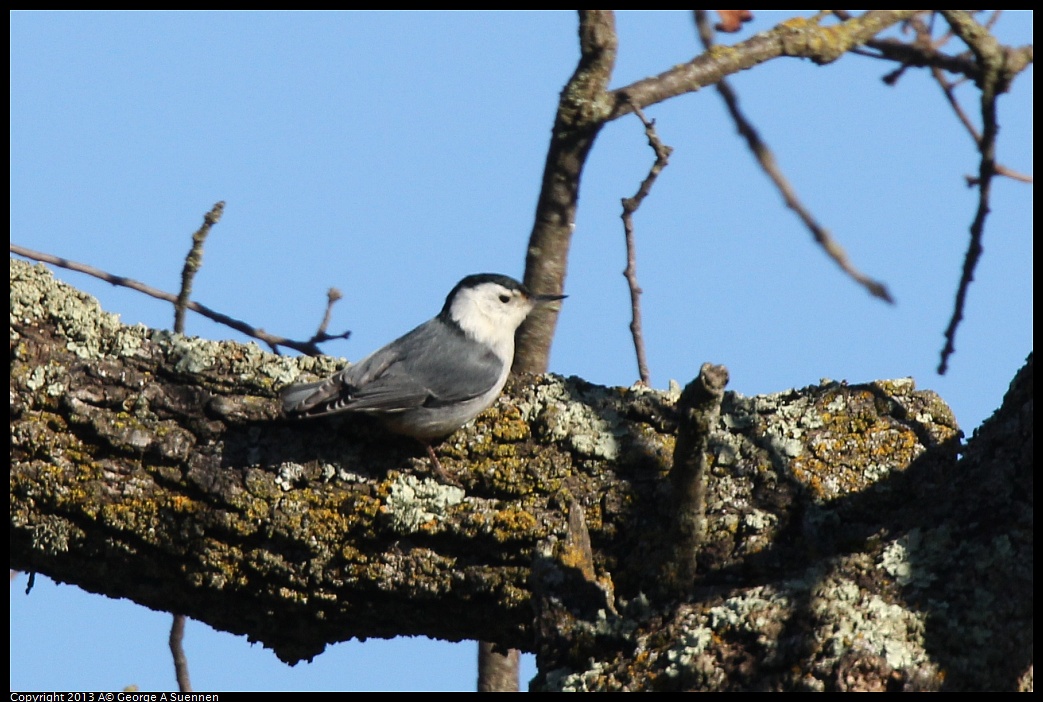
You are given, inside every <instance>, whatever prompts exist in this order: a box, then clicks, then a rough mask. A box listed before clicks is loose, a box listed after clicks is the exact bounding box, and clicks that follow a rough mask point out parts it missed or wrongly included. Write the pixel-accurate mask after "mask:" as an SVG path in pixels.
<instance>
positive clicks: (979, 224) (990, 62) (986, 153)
mask: <svg viewBox="0 0 1043 702" xmlns="http://www.w3.org/2000/svg"><path fill="white" fill-rule="evenodd" d="M941 13H942V15H943V16H944V17H945V19H946V21H947V22H948V23H949V26H950V27H951V28H952V30H953V32H955V33H956V35H957V36H959V37H960V39H962V40H963V41H964V43H966V44H967V46H969V47H970V49H971V51H972V52H973V53H974V57H975V59H977V62H978V64H979V65H980V66H981V79H980V80H979V81H978V86H979V87H980V88H981V121H982V131H981V139H980V140H979V142H978V143H979V146H978V148H979V151H980V152H981V162H980V164H979V167H978V211H977V212H976V213H975V215H974V221H973V222H972V223H971V229H970V233H971V238H970V242H969V244H968V247H967V253H966V254H965V255H964V259H963V273H962V274H961V275H960V285H959V288H958V289H957V291H956V303H955V306H954V309H953V313H952V318H951V319H950V320H949V326H948V328H946V330H945V347H944V348H943V349H942V353H941V361H940V363H939V364H938V374H939V375H945V372H946V371H947V370H948V366H949V356H951V355H952V353H953V352H954V351H955V350H956V330H957V329H958V328H959V326H960V321H961V320H962V319H963V308H964V305H965V304H966V300H967V290H968V289H969V287H970V284H971V281H972V280H974V269H975V268H976V267H977V265H978V259H979V258H980V257H981V252H982V245H981V240H982V236H983V234H984V232H985V218H986V217H987V216H988V214H989V195H990V191H991V186H992V176H993V175H994V174H995V172H996V133H997V131H998V125H997V122H996V97H997V96H998V95H999V93H1000V92H1002V90H1003V87H1004V80H1005V79H1004V76H1003V75H1002V67H1003V52H1002V47H1000V46H999V43H998V42H997V41H996V39H995V37H993V36H992V35H991V34H989V32H988V30H986V29H985V28H984V27H982V26H981V25H980V24H978V23H977V22H975V21H974V18H973V17H971V15H970V14H968V13H967V12H966V11H965V10H941Z"/></svg>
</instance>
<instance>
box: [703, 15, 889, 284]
mask: <svg viewBox="0 0 1043 702" xmlns="http://www.w3.org/2000/svg"><path fill="white" fill-rule="evenodd" d="M695 23H696V26H697V28H698V30H699V38H700V39H701V40H702V42H703V46H704V47H705V48H706V49H707V50H709V49H710V48H711V47H712V46H713V28H712V27H711V26H710V21H709V18H708V16H707V14H706V12H705V11H704V10H696V11H695ZM716 88H717V92H718V93H720V95H721V97H722V98H723V99H724V104H725V105H726V106H727V108H728V112H729V113H730V114H731V116H732V119H733V120H734V121H735V126H736V128H737V129H738V130H739V134H741V135H742V136H743V137H744V138H745V139H746V143H747V145H748V146H749V148H750V151H752V152H753V155H754V157H756V159H757V162H758V163H759V164H760V166H761V168H762V169H764V172H765V173H766V174H767V175H768V177H769V178H771V180H772V182H773V183H775V187H777V188H778V189H779V192H780V193H781V194H782V198H783V200H784V201H785V203H786V206H787V207H789V208H790V209H791V210H793V211H794V212H796V213H797V216H798V217H800V219H801V221H802V222H804V225H805V226H806V227H807V228H808V229H809V230H810V231H811V234H812V236H814V237H815V241H816V242H817V243H818V245H819V246H821V247H822V248H823V250H824V251H825V252H826V254H827V255H828V256H829V257H830V258H832V259H833V261H834V262H835V263H836V264H837V265H838V266H840V268H841V270H843V271H844V272H845V273H847V274H848V275H849V276H850V277H851V278H852V279H854V280H855V281H856V282H857V283H859V284H860V285H862V286H863V287H864V288H865V289H866V290H868V291H869V294H871V295H873V296H874V297H878V298H880V299H881V300H884V301H885V302H890V303H892V304H893V303H894V298H892V297H891V293H890V292H888V290H887V287H886V286H885V285H884V284H883V283H881V282H879V281H876V280H873V279H872V278H870V277H869V276H867V275H865V274H863V273H862V272H861V271H859V270H858V269H857V268H855V267H854V265H853V264H852V263H851V261H850V260H848V257H847V254H846V253H845V252H844V249H843V247H841V246H840V244H838V243H837V242H836V241H835V240H834V239H833V236H832V235H831V234H830V233H829V231H828V230H827V229H825V228H824V227H822V226H821V225H820V224H819V223H818V222H817V221H816V220H815V218H814V217H812V215H811V213H810V212H809V211H808V210H807V208H806V207H804V205H803V204H801V202H800V200H799V199H798V198H797V194H796V192H794V190H793V187H792V186H791V185H790V184H789V181H788V180H786V177H785V176H784V175H782V171H781V170H780V169H779V166H778V163H777V161H776V160H775V155H774V154H773V153H772V151H771V149H769V148H768V145H767V144H765V143H764V141H763V140H762V139H761V137H760V134H759V133H758V132H757V130H756V129H755V128H754V126H753V125H752V124H751V123H750V121H749V120H747V119H746V117H745V115H743V113H742V111H741V110H740V109H739V99H738V97H737V96H736V94H735V91H733V90H732V88H731V86H730V85H729V84H728V82H727V81H726V80H724V79H721V80H720V81H718V82H717V85H716Z"/></svg>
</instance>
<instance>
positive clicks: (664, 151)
mask: <svg viewBox="0 0 1043 702" xmlns="http://www.w3.org/2000/svg"><path fill="white" fill-rule="evenodd" d="M632 107H633V108H634V114H636V115H637V117H638V119H640V120H641V124H643V125H645V135H646V136H647V137H648V145H649V146H651V147H652V151H653V152H655V163H653V164H652V167H651V169H649V171H648V175H647V176H645V179H644V180H643V181H641V185H640V187H638V189H637V193H636V194H635V195H634V196H633V197H625V198H623V214H622V215H621V216H622V218H623V234H624V238H625V240H626V247H627V266H626V268H625V269H624V270H623V276H624V277H625V278H626V279H627V285H628V286H629V288H630V310H631V320H630V334H631V336H633V337H634V351H635V352H636V353H637V372H638V375H639V377H640V378H641V383H642V384H643V385H649V384H650V378H651V376H650V374H649V372H648V357H647V355H646V353H645V339H644V336H643V335H642V333H641V293H642V292H643V291H642V290H641V286H640V285H639V284H638V282H637V249H636V247H635V245H634V213H635V212H637V208H639V207H640V206H641V203H642V202H644V200H645V198H646V197H648V193H649V192H651V190H652V185H653V184H654V183H655V181H656V178H658V177H659V173H660V172H661V171H662V170H663V169H664V168H665V167H666V165H667V163H669V159H670V154H671V153H673V148H672V147H669V146H665V145H664V144H663V142H662V141H660V140H659V135H657V134H656V131H655V121H649V120H648V119H647V118H646V117H645V113H644V112H642V111H641V108H640V107H639V106H637V105H632Z"/></svg>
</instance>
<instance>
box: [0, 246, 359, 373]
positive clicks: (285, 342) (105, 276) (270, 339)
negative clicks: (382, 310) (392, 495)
mask: <svg viewBox="0 0 1043 702" xmlns="http://www.w3.org/2000/svg"><path fill="white" fill-rule="evenodd" d="M11 253H15V254H18V255H19V256H24V257H25V258H30V259H33V260H34V261H42V262H44V263H50V264H51V265H54V266H58V267H60V268H67V269H69V270H71V271H77V272H79V273H86V274H87V275H90V276H94V277H95V278H98V279H100V280H104V281H105V282H106V283H111V284H113V285H119V286H122V287H125V288H130V289H131V290H137V291H138V292H141V293H145V294H146V295H148V296H149V297H154V298H156V299H157V300H164V301H166V302H170V303H172V304H176V303H177V296H175V295H172V294H171V293H168V292H164V291H162V290H157V289H156V288H153V287H151V286H149V285H145V284H144V283H141V282H138V281H136V280H133V279H132V278H125V277H123V276H117V275H112V274H111V273H107V272H105V271H102V270H100V269H98V268H94V267H93V266H88V265H87V264H85V263H78V262H76V261H70V260H68V259H66V258H61V257H59V256H52V255H51V254H46V253H42V252H40V251H33V250H32V249H27V248H25V247H23V246H19V245H17V244H11ZM186 307H187V308H188V309H190V310H192V311H193V312H196V313H198V314H201V315H203V316H204V317H207V318H209V319H212V320H213V321H215V322H217V323H219V324H224V325H225V326H227V327H231V328H232V329H235V330H236V331H238V332H240V333H242V334H245V335H247V336H249V337H252V338H254V339H258V340H259V341H263V342H264V343H266V344H268V346H270V347H271V348H272V349H273V350H274V349H276V347H279V346H285V347H286V348H289V349H294V350H296V351H300V352H301V353H303V354H307V355H309V356H319V355H321V354H322V351H321V350H320V349H319V347H318V344H320V343H322V342H323V341H329V340H331V339H347V338H348V336H349V335H350V334H351V332H344V333H343V334H338V335H335V336H331V335H328V334H317V335H316V336H315V337H313V338H312V339H309V340H308V341H296V340H294V339H287V338H285V337H282V336H276V335H275V334H269V333H268V332H266V331H264V330H263V329H259V328H257V327H252V326H250V325H249V324H246V323H245V322H240V321H239V320H238V319H233V318H232V317H229V316H228V315H225V314H221V313H220V312H217V311H215V310H212V309H210V308H209V307H206V306H204V305H201V304H199V303H198V302H192V301H189V302H188V304H187V305H186Z"/></svg>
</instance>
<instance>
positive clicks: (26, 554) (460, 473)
mask: <svg viewBox="0 0 1043 702" xmlns="http://www.w3.org/2000/svg"><path fill="white" fill-rule="evenodd" d="M334 365H335V363H334V362H332V361H331V360H329V359H287V358H281V357H276V356H273V355H270V354H266V353H263V352H262V351H260V350H259V349H258V348H257V347H255V346H253V345H242V344H235V343H230V342H223V343H216V342H209V341H203V340H199V339H188V338H184V337H181V336H177V335H174V334H170V333H167V332H159V331H155V330H149V329H145V328H143V327H124V326H121V325H120V324H119V323H118V322H117V321H116V320H115V318H113V317H111V316H109V315H107V314H105V313H104V312H102V311H101V310H100V309H99V308H98V306H97V303H96V302H95V301H94V300H92V299H91V298H89V297H87V296H85V295H83V294H82V293H79V292H77V291H75V290H73V289H71V288H69V287H68V286H65V285H63V284H60V283H57V282H56V281H54V279H53V278H52V277H51V276H50V274H49V273H48V272H47V271H46V269H44V268H43V267H41V266H35V267H33V266H29V265H28V264H25V263H23V262H20V261H14V260H12V262H11V415H12V420H11V422H12V423H11V452H12V456H11V458H12V468H11V477H10V497H11V502H10V514H11V525H10V534H11V563H10V565H11V567H12V568H16V569H20V570H27V571H34V572H40V573H43V574H46V575H48V576H50V577H52V578H55V579H56V580H59V581H63V582H69V583H74V584H77V585H79V586H80V587H82V588H84V589H86V590H90V591H92V592H99V593H103V594H106V595H109V596H112V597H127V598H130V599H132V600H134V601H136V602H139V603H141V604H143V605H146V606H149V607H152V608H156V609H161V610H169V611H175V612H179V613H184V614H187V615H189V616H192V617H194V618H197V619H199V620H201V621H205V622H207V623H208V624H210V625H212V626H214V627H216V628H218V629H222V630H227V631H231V632H234V633H240V634H245V635H247V636H248V637H249V638H250V639H251V640H256V641H260V642H262V643H264V644H265V645H266V646H269V647H271V648H272V649H273V650H275V652H276V653H277V654H278V655H279V656H280V657H281V658H283V659H284V660H286V661H290V662H294V661H297V660H300V659H307V658H310V657H312V656H314V655H316V654H318V653H320V652H321V651H322V650H323V648H324V647H325V646H326V645H327V644H329V643H332V642H336V641H341V640H345V639H348V638H351V637H370V636H378V637H388V636H395V635H402V634H424V635H428V636H434V637H440V638H445V639H450V640H459V639H464V638H467V639H481V640H484V641H491V642H495V643H497V644H501V645H503V646H509V647H515V648H521V649H525V650H536V651H538V655H539V659H538V660H539V665H540V676H539V678H538V679H537V683H536V684H537V686H539V687H541V688H548V689H552V688H576V689H605V688H621V687H628V688H632V689H687V688H700V689H759V688H766V689H823V688H825V689H842V688H857V687H874V686H877V687H880V686H882V687H892V688H893V687H902V686H908V687H926V688H931V687H938V686H940V685H951V686H953V687H961V688H963V687H968V688H969V687H1013V686H1014V685H1015V679H1016V677H1017V676H1018V675H1021V674H1022V672H1023V671H1024V670H1025V668H1026V667H1027V661H1028V660H1030V658H1029V657H1030V656H1031V613H1032V606H1031V524H1032V522H1031V473H1030V472H1028V473H1027V474H1026V472H1025V471H1024V465H1025V462H1026V461H1027V462H1028V465H1031V397H1032V395H1031V379H1029V381H1028V386H1029V390H1028V392H1027V394H1025V393H1022V394H1020V395H1018V398H1020V399H1019V400H1018V401H1020V402H1021V405H1020V410H1019V411H1020V414H1016V416H1015V419H1014V420H1007V424H1004V425H1003V426H1004V427H1007V428H1006V429H1004V430H1002V431H1000V432H998V433H989V432H990V429H989V428H988V426H987V427H985V428H983V430H982V435H981V436H980V437H978V441H979V442H984V441H986V440H987V441H990V442H993V443H988V444H985V443H979V444H977V446H982V447H983V449H982V451H983V453H984V454H985V455H982V456H980V457H979V458H974V455H975V454H974V449H975V444H972V445H971V448H970V449H968V455H967V457H965V458H964V459H963V460H962V462H961V463H959V464H957V461H956V458H957V451H958V449H959V434H958V430H957V428H956V426H955V423H954V421H953V418H952V415H951V413H950V412H949V410H948V409H947V407H946V406H945V404H944V403H943V402H942V401H941V400H940V399H939V398H938V397H937V396H936V395H934V394H933V393H931V392H924V391H917V390H916V389H915V388H914V385H913V383H912V381H909V380H900V381H887V382H876V383H870V384H867V385H850V386H849V385H846V384H843V383H824V384H823V385H821V386H816V387H811V388H806V389H804V390H800V391H790V392H787V393H782V394H779V395H773V396H763V397H755V398H744V397H741V396H737V395H734V394H726V395H725V397H724V402H723V404H722V407H721V418H720V422H719V425H718V426H717V427H716V429H715V430H714V432H713V435H712V437H711V439H710V441H709V444H708V447H709V450H708V467H709V471H708V479H709V482H708V485H707V491H706V535H705V538H704V540H703V544H702V551H701V552H700V553H699V554H698V556H697V561H698V567H697V569H696V572H697V573H698V574H699V576H698V580H697V581H696V582H694V583H693V585H692V589H691V593H690V596H689V597H687V598H685V601H683V602H680V603H678V602H671V601H666V600H665V599H663V597H662V596H661V595H659V594H657V593H658V592H659V590H658V588H656V579H657V578H658V577H660V575H661V574H662V572H663V571H662V568H663V567H664V563H665V564H669V559H670V554H671V553H672V549H671V547H670V546H671V545H670V544H666V543H664V535H665V534H668V533H669V529H668V526H669V524H670V515H668V514H665V513H664V512H665V511H666V509H667V505H669V504H671V500H669V499H666V498H667V497H668V493H667V491H668V490H669V489H670V483H669V480H668V479H667V477H666V476H667V473H668V470H669V468H670V465H669V463H670V460H671V456H672V455H673V448H674V436H675V431H676V427H675V420H674V402H675V401H676V397H677V393H676V392H674V393H658V392H654V391H651V390H648V389H645V388H603V387H598V386H593V385H590V384H587V383H585V382H583V381H581V380H579V379H576V378H570V379H562V378H557V377H551V376H546V377H527V378H523V379H521V380H518V381H516V382H514V383H513V384H512V385H511V386H510V387H509V388H508V390H507V392H506V393H505V396H504V397H503V398H502V399H501V401H500V402H499V403H497V405H495V406H494V407H493V408H492V409H490V410H489V411H488V412H487V413H485V414H483V415H482V416H481V417H479V418H478V420H476V421H475V422H474V423H473V424H472V425H470V426H468V427H465V428H464V429H462V430H461V431H459V432H457V433H456V434H454V435H453V436H451V437H449V438H448V439H447V440H446V441H445V442H443V443H442V444H441V445H440V446H439V447H438V452H439V456H440V458H441V461H442V463H443V465H444V466H445V467H446V469H447V470H449V471H450V472H452V473H454V474H455V475H456V476H457V477H458V478H459V479H460V482H461V483H462V484H463V489H461V488H457V487H455V486H446V485H443V484H440V483H439V482H437V481H436V480H434V479H433V476H432V475H431V473H430V472H429V470H428V468H427V465H426V460H425V459H423V458H422V456H423V452H422V450H421V449H419V447H416V446H413V445H412V444H411V443H409V442H403V441H402V440H401V439H398V438H395V437H391V436H389V435H387V434H386V433H384V432H383V431H382V430H381V429H380V428H379V427H375V426H372V425H369V424H365V423H362V422H359V421H357V420H352V419H351V418H344V417H342V418H333V419H328V420H315V421H298V422H290V421H286V420H284V419H282V418H280V417H279V416H278V415H277V403H276V401H275V399H274V398H275V394H276V390H277V388H279V387H281V386H282V385H283V384H284V383H286V382H289V381H290V380H292V379H294V378H295V377H296V376H297V375H298V374H299V373H309V374H316V375H317V374H322V373H326V372H329V371H330V370H332V368H333V366H334ZM693 372H694V369H693ZM1030 377H1031V372H1030V371H1029V378H1030ZM1009 401H1010V400H1009ZM1026 408H1027V409H1026ZM1026 414H1027V422H1028V423H1027V424H1025V423H1024V422H1025V421H1026V420H1025V415H1026ZM1008 425H1009V426H1008ZM1011 426H1012V427H1015V428H1016V430H1017V431H1020V432H1021V433H1017V431H1015V433H1014V435H1011V434H1010V431H1012V430H1011V429H1010V428H1009V427H1011ZM988 437H991V438H988ZM1026 447H1027V448H1026ZM996 459H999V460H1000V461H1001V463H1000V465H996V464H994V463H990V462H989V461H994V460H996ZM1026 515H1027V516H1026ZM591 564H593V567H591ZM1026 587H1027V589H1026ZM657 598H658V599H657ZM1026 598H1027V599H1026ZM958 632H959V633H960V634H961V635H957V633H958ZM968 632H969V633H970V634H973V635H962V634H967V633H968Z"/></svg>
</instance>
